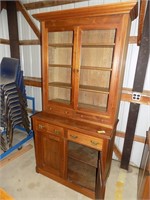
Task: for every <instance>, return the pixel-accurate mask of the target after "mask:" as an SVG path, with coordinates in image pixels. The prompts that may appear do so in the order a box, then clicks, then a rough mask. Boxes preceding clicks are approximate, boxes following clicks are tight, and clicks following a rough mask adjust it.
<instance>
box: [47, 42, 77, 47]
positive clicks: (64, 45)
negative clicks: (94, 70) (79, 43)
mask: <svg viewBox="0 0 150 200" xmlns="http://www.w3.org/2000/svg"><path fill="white" fill-rule="evenodd" d="M48 46H50V47H60V48H61V47H73V44H72V43H57V44H55V43H50V44H48Z"/></svg>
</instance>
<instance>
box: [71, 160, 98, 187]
mask: <svg viewBox="0 0 150 200" xmlns="http://www.w3.org/2000/svg"><path fill="white" fill-rule="evenodd" d="M95 176H96V168H94V167H92V166H89V165H87V164H85V163H81V162H80V164H79V162H78V161H76V160H74V159H71V158H70V159H69V160H68V180H69V181H70V182H73V183H75V184H77V185H80V186H82V187H85V188H87V189H89V190H92V191H94V190H95Z"/></svg>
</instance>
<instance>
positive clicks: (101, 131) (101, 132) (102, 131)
mask: <svg viewBox="0 0 150 200" xmlns="http://www.w3.org/2000/svg"><path fill="white" fill-rule="evenodd" d="M97 133H99V134H104V133H106V132H105V131H104V130H99V131H97Z"/></svg>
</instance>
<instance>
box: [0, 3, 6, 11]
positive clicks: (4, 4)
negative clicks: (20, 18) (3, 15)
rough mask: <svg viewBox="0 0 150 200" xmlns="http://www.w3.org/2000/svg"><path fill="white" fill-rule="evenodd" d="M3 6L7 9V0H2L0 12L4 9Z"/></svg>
mask: <svg viewBox="0 0 150 200" xmlns="http://www.w3.org/2000/svg"><path fill="white" fill-rule="evenodd" d="M3 8H5V9H6V1H0V12H1V11H2V10H3Z"/></svg>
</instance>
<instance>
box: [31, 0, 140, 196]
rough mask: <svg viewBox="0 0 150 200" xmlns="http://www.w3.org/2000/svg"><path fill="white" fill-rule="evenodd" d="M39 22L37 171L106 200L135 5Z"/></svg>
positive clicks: (44, 16) (53, 15)
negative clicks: (39, 75)
mask: <svg viewBox="0 0 150 200" xmlns="http://www.w3.org/2000/svg"><path fill="white" fill-rule="evenodd" d="M33 16H34V17H35V18H36V19H37V20H39V21H40V22H41V30H42V92H43V110H42V112H40V113H37V114H35V115H34V116H33V117H32V121H33V129H34V133H35V154H36V170H37V172H39V173H41V174H44V175H46V176H48V177H49V178H52V179H54V180H56V181H58V182H60V183H62V184H64V185H66V186H68V187H70V188H72V189H74V190H76V191H78V192H80V193H82V194H84V195H86V196H89V197H91V198H96V199H103V198H104V194H105V187H106V180H107V177H108V175H109V170H110V166H111V159H112V152H113V143H114V137H115V129H116V125H117V115H118V108H119V102H120V95H121V87H122V79H123V73H124V65H125V59H126V52H127V45H128V39H129V33H130V25H131V21H132V20H134V19H135V18H136V17H137V4H136V2H125V3H116V4H107V5H101V6H92V7H85V8H77V9H71V10H62V11H54V12H49V13H40V14H34V15H33Z"/></svg>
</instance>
